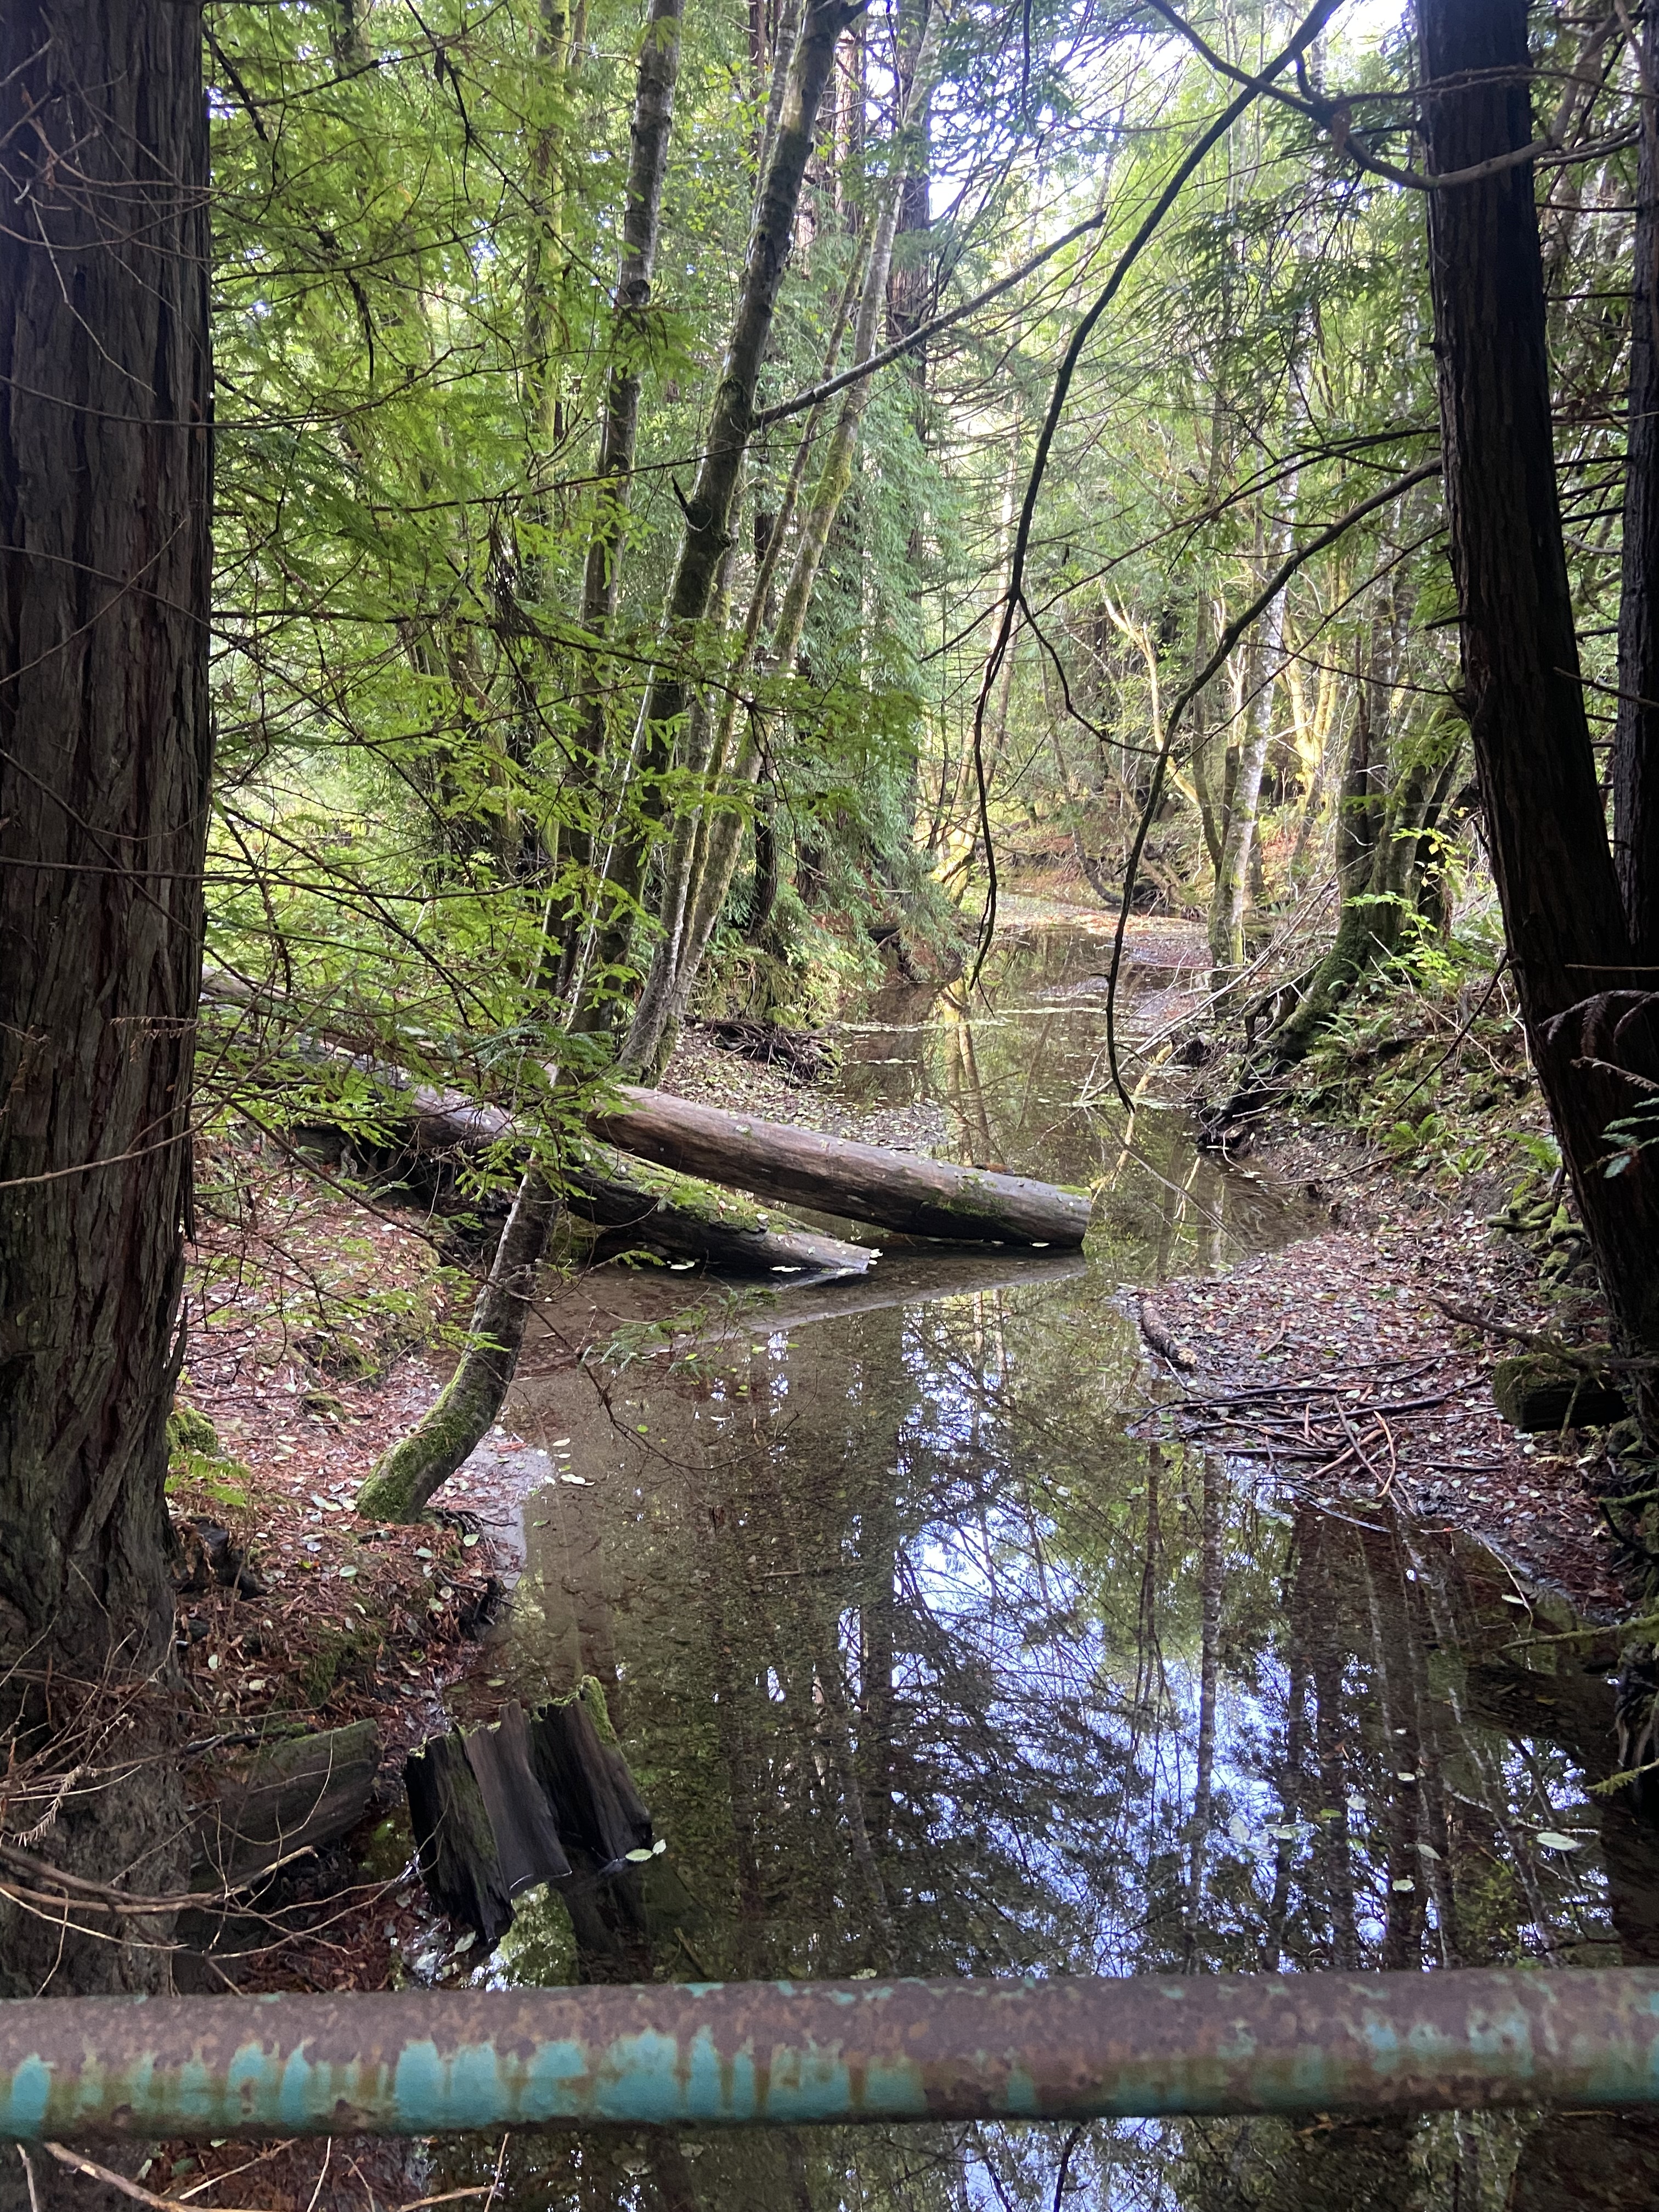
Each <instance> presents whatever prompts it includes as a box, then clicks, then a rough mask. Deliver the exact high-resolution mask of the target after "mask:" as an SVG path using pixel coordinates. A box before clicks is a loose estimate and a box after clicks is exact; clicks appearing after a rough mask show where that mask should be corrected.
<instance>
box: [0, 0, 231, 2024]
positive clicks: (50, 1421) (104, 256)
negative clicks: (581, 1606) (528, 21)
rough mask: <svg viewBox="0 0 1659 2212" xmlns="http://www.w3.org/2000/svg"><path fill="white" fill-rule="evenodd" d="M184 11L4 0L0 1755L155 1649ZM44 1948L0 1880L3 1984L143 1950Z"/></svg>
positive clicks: (186, 1008) (136, 1817)
mask: <svg viewBox="0 0 1659 2212" xmlns="http://www.w3.org/2000/svg"><path fill="white" fill-rule="evenodd" d="M200 41H201V21H200V15H199V11H198V9H197V8H196V7H195V6H193V5H191V4H189V0H121V4H114V0H9V4H8V5H7V6H6V7H5V8H4V9H0V191H3V197H4V202H5V206H6V210H7V213H6V216H5V218H4V220H3V222H0V1097H3V1098H4V1100H5V1102H6V1103H5V1107H4V1110H3V1113H0V1662H3V1668H4V1670H5V1680H6V1683H7V1690H6V1703H5V1709H4V1713H3V1718H4V1720H5V1722H6V1723H7V1724H8V1725H9V1726H10V1727H11V1728H13V1729H19V1728H21V1730H22V1731H23V1732H22V1733H21V1734H20V1735H14V1736H13V1739H12V1741H13V1747H14V1754H13V1755H14V1759H20V1758H21V1756H22V1755H23V1753H25V1752H27V1750H28V1749H29V1748H30V1747H31V1745H32V1744H39V1743H40V1742H42V1741H43V1738H41V1737H40V1736H36V1735H33V1734H32V1733H31V1726H32V1723H33V1721H34V1720H36V1719H37V1718H39V1716H36V1715H34V1714H33V1712H32V1711H31V1710H30V1700H29V1696H28V1692H27V1682H28V1680H31V1679H33V1680H38V1679H39V1678H40V1675H41V1674H43V1673H44V1672H45V1671H46V1669H47V1668H48V1667H49V1666H50V1667H52V1668H55V1669H56V1678H55V1679H56V1680H57V1681H58V1683H59V1684H60V1685H61V1684H64V1683H65V1682H66V1681H67V1680H70V1679H72V1678H79V1679H81V1680H88V1679H92V1680H96V1679H98V1678H100V1676H103V1675H105V1674H106V1673H107V1675H108V1676H109V1677H110V1678H111V1679H112V1680H113V1679H117V1678H118V1677H119V1676H120V1675H121V1674H125V1673H126V1672H128V1671H129V1670H132V1671H148V1670H150V1669H153V1668H155V1667H157V1666H159V1665H161V1664H163V1663H165V1662H166V1659H167V1654H168V1651H169V1649H170V1640H171V1626H172V1618H173V1593H172V1589H171V1584H170V1581H169V1576H168V1559H169V1547H170V1536H169V1532H168V1524H167V1511H166V1506H165V1504H164V1500H163V1494H162V1491H163V1483H164V1480H165V1477H166V1472H167V1441H166V1422H167V1413H168V1411H169V1408H170V1405H171V1401H172V1396H173V1382H174V1379H175V1376H176V1375H177V1372H178V1364H179V1352H180V1341H179V1292H180V1287H181V1281H182V1270H183V1226H184V1221H185V1215H186V1212H187V1210H188V1206H189V1202H190V1085H191V1059H192V1046H193V1039H194V1034H195V1018H196V1000H197V986H198V981H199V975H200V968H201V944H202V867H203V854H204V842H205V837H206V827H207V805H208V791H209V777H210V769H211V739H210V722H209V706H208V688H207V646H208V631H207V610H208V605H209V497H210V395H211V384H210V373H209V358H208V301H207V253H208V238H207V222H206V204H207V203H206V188H207V132H206V114H205V110H204V102H203V94H202V79H201V61H200ZM13 1669H17V1670H18V1671H17V1672H13V1671H11V1670H13ZM68 1702H69V1705H70V1707H71V1708H72V1705H73V1699H72V1697H71V1698H70V1699H69V1700H68ZM64 1709H65V1701H64V1699H63V1698H62V1697H61V1696H59V1695H58V1693H56V1692H54V1710H55V1711H56V1712H57V1713H58V1714H59V1715H61V1714H62V1712H63V1711H64ZM126 1741H128V1742H129V1743H132V1742H133V1741H134V1739H132V1738H131V1737H129V1738H127V1739H126ZM47 1755H48V1756H49V1755H50V1753H49V1752H48V1754H47ZM67 1755H68V1756H70V1757H71V1758H73V1757H76V1756H84V1757H85V1758H87V1759H94V1760H95V1759H96V1757H97V1754H96V1753H95V1752H94V1751H91V1750H89V1749H88V1750H86V1751H85V1752H84V1753H78V1754H77V1753H76V1752H75V1751H74V1750H73V1749H71V1750H70V1752H69V1753H68V1754H67ZM178 1812H179V1799H178V1793H177V1784H176V1779H175V1778H173V1777H172V1776H171V1775H169V1774H168V1773H167V1772H166V1771H162V1770H161V1769H160V1768H158V1767H152V1768H151V1769H149V1771H145V1772H143V1774H141V1775H139V1776H138V1777H137V1778H131V1779H129V1780H127V1781H116V1780H110V1781H109V1782H108V1783H107V1784H106V1786H105V1787H104V1788H103V1789H102V1790H99V1789H96V1788H94V1789H93V1790H78V1791H76V1792H73V1793H72V1794H71V1795H70V1797H69V1798H68V1799H67V1800H66V1801H65V1802H64V1806H63V1808H62V1810H61V1813H60V1814H59V1816H58V1819H57V1820H55V1822H54V1823H53V1825H52V1829H51V1832H50V1833H49V1834H48V1835H47V1836H46V1838H43V1842H42V1846H41V1848H42V1849H43V1850H45V1851H46V1853H47V1855H49V1856H51V1857H53V1858H55V1859H58V1860H59V1861H60V1862H61V1863H63V1864H64V1865H65V1866H68V1867H70V1868H73V1869H76V1870H78V1871H80V1872H82V1873H84V1874H88V1875H93V1876H94V1877H102V1878H105V1879H110V1878H112V1877H113V1876H114V1875H117V1874H118V1872H121V1871H122V1870H123V1869H129V1868H130V1869H133V1870H134V1872H135V1873H136V1875H137V1886H138V1887H141V1888H145V1889H150V1890H156V1889H161V1890H166V1889H169V1888H172V1887H178V1886H179V1881H178V1876H179V1874H180V1873H181V1871H182V1867H183V1859H184V1852H185V1844H184V1839H183V1830H182V1825H181V1823H180V1822H179V1819H178V1817H177V1815H178ZM0 1825H4V1826H15V1825H17V1823H16V1821H15V1818H14V1817H13V1816H12V1815H10V1814H9V1815H7V1816H6V1818H5V1820H4V1821H3V1822H0ZM58 1948H59V1931H58V1929H57V1928H55V1927H53V1926H49V1925H46V1924H43V1923H40V1921H38V1920H35V1921H29V1920H27V1919H22V1918H19V1917H16V1916H15V1914H14V1913H13V1912H12V1911H10V1910H8V1911H7V1913H6V1914H5V1916H4V1917H0V1952H3V1955H0V1991H3V1992H4V1993H5V1994H8V1995H21V1994H24V1993H25V1992H26V1991H28V1990H33V1988H34V1987H35V1986H37V1985H38V1984H40V1982H42V1981H44V1980H46V1978H47V1977H48V1976H49V1975H50V1976H52V1987H53V1988H54V1989H55V1990H62V1991H65V1992H72V1991H75V1990H90V1989H97V1988H105V1989H109V1988H131V1989H154V1988H157V1987H161V1986H164V1985H165V1982H166V1967H165V1960H164V1958H163V1957H162V1955H161V1954H158V1953H156V1952H155V1951H153V1950H146V1949H143V1948H131V1949H130V1948H128V1947H126V1946H125V1945H124V1944H118V1943H107V1942H82V1941H81V1940H80V1939H78V1938H76V1937H75V1936H70V1937H69V1938H68V1940H67V1942H66V1944H65V1945H64V1950H63V1954H62V1957H61V1960H58V1955H57V1954H58ZM55 1962H56V1963H55Z"/></svg>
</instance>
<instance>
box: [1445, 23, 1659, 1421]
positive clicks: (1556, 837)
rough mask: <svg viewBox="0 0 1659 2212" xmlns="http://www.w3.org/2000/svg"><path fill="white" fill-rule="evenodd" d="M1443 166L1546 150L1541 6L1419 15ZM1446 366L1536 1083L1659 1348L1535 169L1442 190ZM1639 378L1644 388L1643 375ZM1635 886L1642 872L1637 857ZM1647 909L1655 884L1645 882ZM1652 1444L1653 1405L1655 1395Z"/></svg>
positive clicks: (1467, 587)
mask: <svg viewBox="0 0 1659 2212" xmlns="http://www.w3.org/2000/svg"><path fill="white" fill-rule="evenodd" d="M1418 20H1419V28H1420V32H1421V37H1422V49H1423V64H1424V75H1425V78H1426V79H1427V80H1428V91H1427V98H1426V100H1425V110H1424V112H1425V121H1426V127H1427V137H1428V144H1429V165H1430V167H1431V169H1432V170H1433V171H1435V172H1436V173H1440V174H1444V173H1449V172H1451V171H1455V170H1459V169H1463V168H1468V167H1474V166H1476V165H1479V164H1481V163H1485V162H1489V161H1493V160H1494V159H1497V158H1498V157H1501V156H1503V155H1505V154H1508V153H1510V152H1511V151H1513V150H1514V149H1518V148H1520V147H1522V146H1524V145H1526V144H1527V143H1528V141H1529V139H1530V138H1531V137H1532V136H1533V132H1532V121H1531V115H1530V112H1529V111H1530V97H1529V88H1528V81H1527V71H1528V52H1527V15H1526V0H1419V10H1418ZM1428 198H1429V243H1430V252H1431V263H1432V277H1433V288H1434V319H1435V350H1436V352H1437V356H1438V357H1439V363H1440V404H1441V416H1442V423H1443V436H1444V447H1445V483H1446V496H1447V504H1448V507H1449V520H1450V525H1451V552H1452V567H1453V571H1454V574H1455V580H1456V584H1457V592H1458V603H1459V607H1460V611H1461V614H1462V657H1463V685H1464V698H1463V702H1462V703H1463V705H1464V707H1465V709H1466V711H1467V713H1468V718H1469V727H1470V732H1471V734H1472V736H1473V738H1474V750H1475V759H1476V764H1477V767H1478V769H1479V775H1480V790H1481V796H1482V799H1483V802H1484V805H1485V809H1486V830H1487V837H1488V842H1489V847H1490V850H1491V853H1492V869H1493V873H1494V875H1495V876H1496V878H1497V881H1498V895H1499V897H1500V898H1501V900H1502V902H1503V908H1504V927H1505V931H1506V933H1507V935H1508V939H1509V945H1510V958H1511V961H1512V963H1513V967H1514V973H1515V976H1516V984H1517V987H1518V990H1519V994H1520V998H1521V1006H1522V1015H1523V1017H1524V1018H1525V1021H1526V1024H1527V1029H1528V1036H1529V1039H1530V1042H1531V1045H1532V1050H1533V1056H1534V1064H1535V1065H1536V1066H1537V1069H1538V1073H1539V1080H1540V1082H1541V1085H1542V1087H1543V1091H1544V1095H1545V1097H1546V1099H1547V1103H1548V1105H1549V1109H1550V1113H1551V1116H1552V1119H1553V1121H1554V1124H1555V1128H1556V1133H1557V1135H1558V1137H1559V1140H1560V1144H1561V1148H1562V1152H1563V1154H1564V1156H1565V1159H1566V1163H1567V1166H1568V1169H1569V1170H1570V1172H1571V1176H1572V1182H1573V1188H1574V1191H1575V1194H1576V1195H1577V1201H1578V1206H1579V1211H1580V1214H1581V1216H1582V1218H1583V1223H1584V1226H1585V1230H1586V1231H1587V1233H1588V1235H1589V1239H1590V1243H1591V1246H1592V1249H1593V1250H1594V1252H1595V1259H1596V1263H1597V1267H1598V1270H1599V1272H1600V1274H1601V1282H1602V1286H1603V1289H1604V1290H1605V1291H1606V1294H1607V1300H1608V1303H1609V1304H1610V1306H1611V1308H1612V1310H1613V1318H1614V1323H1615V1327H1616V1328H1617V1330H1618V1332H1619V1334H1620V1337H1621V1338H1622V1340H1624V1342H1625V1343H1626V1346H1628V1347H1629V1348H1630V1349H1632V1350H1634V1351H1639V1352H1655V1351H1659V1166H1656V1158H1659V1155H1656V1153H1655V1152H1651V1151H1649V1152H1641V1153H1640V1154H1638V1157H1637V1158H1636V1159H1635V1161H1634V1162H1633V1164H1632V1166H1631V1167H1630V1168H1629V1170H1627V1171H1626V1173H1624V1174H1623V1175H1621V1176H1620V1177H1619V1178H1618V1179H1617V1180H1616V1181H1610V1180H1609V1179H1608V1178H1607V1176H1606V1175H1605V1173H1604V1172H1603V1167H1604V1163H1605V1161H1606V1159H1607V1154H1608V1152H1609V1150H1610V1147H1609V1146H1608V1144H1607V1139H1606V1134H1605V1132H1606V1128H1607V1123H1608V1121H1611V1120H1613V1118H1614V1117H1615V1116H1617V1115H1625V1114H1629V1113H1630V1112H1632V1110H1633V1109H1634V1108H1635V1107H1636V1106H1637V1105H1638V1103H1640V1102H1641V1100H1642V1099H1643V1098H1644V1097H1648V1096H1650V1095H1651V1092H1650V1091H1643V1090H1642V1089H1641V1088H1640V1087H1639V1086H1638V1085H1633V1084H1632V1082H1630V1081H1629V1080H1628V1079H1627V1078H1626V1076H1625V1075H1624V1074H1623V1073H1620V1070H1621V1069H1629V1070H1632V1072H1633V1073H1636V1074H1638V1075H1640V1076H1644V1077H1647V1078H1649V1079H1652V1078H1654V1077H1655V1076H1659V1024H1656V1022H1655V1020H1654V1018H1653V1012H1652V1008H1653V1006H1655V1004H1656V1003H1659V1001H1655V1000H1652V999H1651V998H1650V995H1649V994H1646V993H1644V992H1638V991H1635V990H1632V989H1630V988H1628V987H1627V986H1628V985H1629V984H1630V982H1631V981H1632V978H1631V976H1630V974H1629V963H1630V961H1631V958H1632V952H1631V947H1630V944H1629V939H1628V936H1627V933H1626V921H1625V908H1624V903H1623V902H1622V901H1621V898H1620V884H1619V881H1618V878H1617V876H1616V875H1615V872H1614V867H1613V854H1612V850H1611V848H1610V845H1609V842H1608V837H1607V822H1606V815H1605V811H1604V809H1603V805H1602V800H1601V791H1600V788H1599V787H1598V783H1597V780H1596V774H1595V757H1594V755H1593V754H1592V751H1591V750H1590V738H1589V726H1588V723H1587V721H1586V719H1585V714H1584V702H1583V689H1582V686H1581V684H1580V681H1579V669H1578V646H1577V637H1576V635H1575V632H1574V628H1573V616H1572V604H1571V590H1570V586H1569V583H1568V576H1567V564H1566V556H1565V549H1564V546H1563V544H1562V537H1561V517H1560V507H1559V499H1558V496H1557V489H1556V479H1555V462H1554V451H1553V441H1552V435H1551V424H1550V386H1549V362H1548V355H1547V347H1546V343H1545V327H1544V290H1543V273H1542V266H1541V258H1540V252H1539V240H1538V222H1537V215H1536V211H1535V209H1534V201H1533V177H1532V166H1531V164H1530V163H1529V162H1528V163H1520V164H1517V165H1516V166H1514V167H1508V168H1504V169H1502V170H1500V171H1498V173H1495V174H1492V175H1489V176H1486V177H1484V178H1482V179H1480V180H1479V181H1477V182H1474V183H1472V184H1467V185H1454V186H1451V187H1449V189H1446V190H1443V191H1433V192H1431V193H1430V194H1429V196H1428ZM1640 373H1641V372H1640V369H1639V367H1638V374H1640ZM1632 860H1633V864H1634V865H1635V866H1637V867H1638V869H1640V868H1641V867H1642V866H1644V865H1645V862H1644V856H1643V855H1642V854H1639V853H1638V854H1633V855H1632ZM1648 895H1649V896H1651V886H1648ZM1643 1395H1644V1406H1643V1414H1644V1425H1645V1426H1646V1427H1647V1428H1648V1430H1649V1431H1650V1434H1659V1418H1656V1417H1659V1394H1656V1392H1655V1391H1654V1389H1652V1387H1651V1386H1649V1387H1648V1388H1647V1389H1645V1390H1644V1394H1643Z"/></svg>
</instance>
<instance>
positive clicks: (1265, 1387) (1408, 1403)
mask: <svg viewBox="0 0 1659 2212" xmlns="http://www.w3.org/2000/svg"><path fill="white" fill-rule="evenodd" d="M1442 1364H1443V1358H1442V1356H1441V1355H1440V1354H1438V1353H1437V1354H1435V1355H1434V1356H1433V1357H1431V1358H1426V1359H1423V1358H1419V1359H1418V1360H1416V1361H1407V1360H1405V1359H1394V1360H1384V1361H1382V1362H1380V1363H1378V1364H1377V1365H1376V1366H1375V1367H1374V1368H1372V1369H1370V1370H1368V1372H1367V1373H1366V1374H1365V1375H1364V1376H1363V1377H1362V1378H1359V1379H1358V1380H1357V1379H1356V1378H1355V1377H1354V1376H1352V1373H1349V1374H1347V1375H1345V1376H1332V1375H1316V1376H1284V1377H1282V1378H1280V1379H1279V1380H1277V1381H1274V1382H1272V1383H1249V1384H1239V1385H1237V1386H1236V1387H1230V1388H1227V1389H1217V1390H1214V1391H1212V1392H1211V1393H1209V1394H1208V1395H1206V1396H1204V1397H1188V1398H1177V1399H1175V1400H1173V1401H1166V1402H1165V1403H1164V1404H1163V1405H1160V1406H1158V1407H1154V1408H1153V1409H1152V1412H1151V1413H1148V1414H1146V1415H1143V1416H1142V1419H1144V1420H1164V1421H1165V1422H1168V1421H1173V1422H1174V1423H1175V1425H1176V1431H1177V1433H1179V1434H1180V1435H1182V1436H1183V1437H1190V1438H1192V1439H1193V1440H1194V1442H1196V1443H1202V1444H1206V1445H1209V1446H1211V1447H1212V1449H1217V1450H1219V1451H1224V1452H1229V1453H1231V1454H1233V1455H1235V1456H1236V1457H1237V1458H1240V1459H1264V1460H1266V1461H1267V1465H1268V1467H1269V1468H1270V1469H1271V1470H1272V1472H1273V1473H1274V1474H1279V1473H1280V1472H1281V1471H1283V1472H1285V1473H1286V1474H1288V1473H1290V1472H1291V1470H1294V1471H1295V1473H1296V1474H1297V1477H1298V1479H1299V1480H1308V1481H1315V1482H1330V1481H1334V1480H1336V1479H1337V1478H1338V1477H1339V1476H1341V1477H1348V1476H1360V1475H1369V1476H1370V1478H1371V1480H1373V1481H1374V1482H1375V1483H1376V1489H1377V1494H1378V1496H1379V1497H1382V1498H1387V1497H1388V1496H1389V1493H1390V1492H1391V1491H1392V1490H1393V1488H1394V1485H1395V1480H1396V1478H1397V1476H1398V1474H1399V1473H1400V1459H1401V1444H1402V1437H1401V1433H1400V1428H1399V1424H1401V1423H1402V1422H1406V1421H1408V1420H1409V1419H1410V1418H1411V1417H1412V1416H1413V1415H1414V1414H1420V1413H1429V1412H1431V1411H1432V1410H1433V1409H1434V1408H1436V1407H1440V1406H1444V1405H1446V1404H1448V1403H1449V1401H1450V1400H1451V1399H1452V1397H1453V1396H1454V1395H1455V1394H1454V1392H1453V1391H1452V1390H1451V1389H1434V1388H1432V1387H1430V1388H1428V1389H1425V1388H1423V1387H1422V1386H1423V1385H1424V1383H1425V1381H1426V1380H1427V1378H1429V1377H1430V1376H1432V1375H1434V1373H1435V1371H1436V1370H1437V1369H1438V1368H1439V1367H1440V1366H1441V1365H1442ZM1410 1443H1411V1446H1412V1449H1411V1453H1410V1456H1411V1462H1412V1473H1413V1474H1414V1475H1423V1474H1478V1473H1482V1472H1486V1471H1489V1470H1490V1469H1492V1468H1498V1467H1501V1466H1502V1465H1503V1463H1504V1462H1502V1461H1501V1460H1496V1459H1494V1460H1492V1461H1489V1462H1487V1461H1477V1460H1474V1459H1470V1458H1464V1457H1461V1456H1460V1457H1459V1458H1457V1459H1456V1460H1455V1461H1453V1462H1448V1463H1446V1464H1443V1465H1442V1464H1439V1463H1437V1462H1436V1461H1435V1460H1433V1459H1432V1458H1431V1457H1430V1456H1428V1455H1425V1453H1424V1452H1423V1451H1422V1450H1421V1449H1420V1448H1419V1440H1418V1439H1416V1438H1412V1439H1410Z"/></svg>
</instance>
